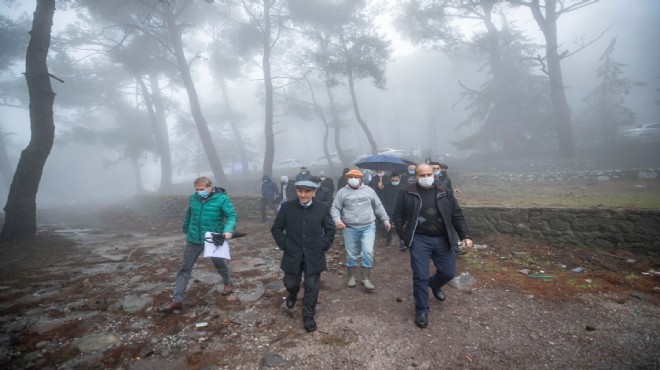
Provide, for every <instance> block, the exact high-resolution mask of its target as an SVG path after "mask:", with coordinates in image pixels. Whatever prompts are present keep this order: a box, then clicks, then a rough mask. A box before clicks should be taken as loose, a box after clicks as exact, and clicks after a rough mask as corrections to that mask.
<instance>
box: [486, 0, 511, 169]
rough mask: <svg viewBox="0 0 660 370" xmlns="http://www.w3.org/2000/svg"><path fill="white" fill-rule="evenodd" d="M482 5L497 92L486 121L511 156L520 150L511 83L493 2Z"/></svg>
mask: <svg viewBox="0 0 660 370" xmlns="http://www.w3.org/2000/svg"><path fill="white" fill-rule="evenodd" d="M482 7H483V10H484V12H483V20H484V25H485V26H486V30H487V32H488V50H487V52H488V62H489V64H490V67H491V71H492V72H493V80H494V81H495V91H497V94H495V96H494V97H493V103H494V104H493V109H492V110H491V111H490V114H489V117H488V121H489V123H490V124H491V125H495V127H496V128H497V132H499V134H500V135H501V138H502V151H503V153H504V154H505V155H506V156H508V157H513V156H515V155H517V154H518V153H519V152H520V145H519V142H518V140H517V139H516V136H517V135H518V132H517V130H516V129H515V120H514V119H513V117H512V114H511V109H510V108H509V106H510V104H511V99H510V97H509V96H510V95H511V84H510V82H509V80H510V78H509V77H508V76H507V73H506V71H505V67H504V66H503V65H502V55H501V50H500V38H499V34H500V32H499V31H498V30H497V27H495V24H494V23H493V19H492V14H493V3H488V2H485V3H483V5H482Z"/></svg>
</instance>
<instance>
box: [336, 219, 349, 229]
mask: <svg viewBox="0 0 660 370" xmlns="http://www.w3.org/2000/svg"><path fill="white" fill-rule="evenodd" d="M335 227H336V228H337V230H344V229H345V228H346V224H345V223H343V222H342V221H341V220H339V221H337V222H335Z"/></svg>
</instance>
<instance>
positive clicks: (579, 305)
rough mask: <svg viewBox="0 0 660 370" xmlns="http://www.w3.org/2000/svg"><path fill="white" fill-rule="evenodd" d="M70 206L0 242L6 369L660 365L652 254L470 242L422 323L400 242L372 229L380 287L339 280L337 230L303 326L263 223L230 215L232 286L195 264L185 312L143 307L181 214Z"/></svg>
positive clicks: (659, 310) (1, 353)
mask: <svg viewBox="0 0 660 370" xmlns="http://www.w3.org/2000/svg"><path fill="white" fill-rule="evenodd" d="M70 216H71V215H69V217H61V216H58V215H53V217H51V218H46V219H45V220H44V221H43V222H46V223H48V225H49V226H48V228H49V229H51V231H49V232H44V233H41V234H40V236H39V238H38V239H37V240H36V241H33V242H30V243H25V242H24V243H15V244H3V245H2V249H0V258H1V261H2V262H0V272H1V274H0V278H1V280H0V313H1V318H0V327H1V330H0V332H1V333H3V334H0V342H2V350H0V367H2V368H8V369H26V368H27V369H44V368H52V369H55V368H72V369H96V368H98V369H103V368H109V369H116V368H123V369H127V368H131V369H159V370H163V369H183V368H188V369H202V368H204V369H214V368H228V369H257V368H269V367H270V368H275V369H290V368H300V369H349V368H364V369H413V368H415V369H417V368H420V369H438V368H475V369H477V368H478V369H511V368H526V369H541V368H617V369H621V368H630V369H633V368H634V369H642V368H649V369H651V368H659V367H660V338H659V334H658V333H660V320H659V318H660V306H659V305H658V303H659V302H660V295H659V294H658V292H659V290H658V287H659V286H660V278H659V277H658V275H657V273H655V271H658V270H659V263H658V262H659V260H658V256H657V254H656V253H649V252H628V251H621V250H596V249H589V248H557V247H554V246H551V245H544V244H538V243H536V242H529V241H527V242H525V241H521V240H516V239H511V238H507V239H503V238H491V239H488V240H478V241H477V243H478V244H479V245H480V246H481V249H478V250H475V251H472V252H470V253H469V254H468V255H466V256H462V257H460V260H459V266H460V270H461V271H463V272H468V273H469V274H470V276H472V277H473V278H474V279H475V282H474V283H473V284H472V285H469V286H468V287H466V288H463V289H460V290H459V289H454V288H447V290H446V292H447V300H446V301H445V302H437V301H433V302H432V304H431V312H430V315H429V326H428V327H427V328H426V329H423V330H421V329H418V328H417V327H416V326H415V325H414V323H413V319H414V316H413V314H414V309H413V300H412V295H411V286H412V281H411V277H410V267H409V258H408V255H407V253H401V252H399V251H398V250H397V249H396V248H394V247H392V248H387V247H385V246H384V243H383V242H382V241H379V244H378V245H377V247H376V250H377V255H376V267H375V271H374V279H373V280H374V283H375V284H376V285H377V289H376V291H375V292H374V293H366V292H365V291H364V290H363V289H361V288H360V287H357V288H354V289H349V288H346V287H345V285H344V284H345V279H346V278H345V268H344V267H343V262H344V256H345V254H344V252H343V248H342V247H341V246H340V244H339V242H340V239H341V238H339V240H337V241H336V242H335V245H334V246H333V248H332V249H331V250H330V252H329V255H328V257H329V270H328V271H327V272H326V273H324V274H323V275H322V289H321V297H320V303H319V306H318V314H317V323H318V326H319V329H318V330H317V331H316V332H314V333H311V334H308V333H306V332H305V331H304V330H303V328H302V322H301V317H300V306H299V304H298V305H297V306H296V307H295V308H294V309H293V310H286V309H284V308H283V307H282V305H283V298H284V296H285V292H284V289H283V287H282V284H281V282H280V279H281V272H280V271H279V268H278V266H279V257H280V253H281V252H279V250H277V249H276V248H275V245H274V243H273V241H272V238H271V237H270V233H269V232H268V226H269V224H261V223H258V222H256V221H255V220H250V219H247V220H242V222H241V225H240V226H241V231H244V232H247V233H248V234H249V236H247V237H244V238H241V239H237V240H236V241H235V243H234V245H233V248H232V253H233V257H234V259H233V260H232V262H231V266H232V269H233V276H234V279H235V287H236V290H235V294H234V295H232V296H229V297H222V296H221V295H220V294H219V292H218V289H222V285H221V284H219V278H218V276H217V274H215V273H214V272H213V269H212V266H211V264H210V263H209V262H208V261H203V260H202V261H200V263H198V265H197V267H196V269H195V270H194V272H193V279H194V282H191V285H190V287H189V290H188V296H187V299H186V307H185V310H184V311H183V312H181V313H178V314H169V315H163V314H160V313H157V312H155V309H154V308H155V307H157V306H158V305H160V304H161V303H163V302H166V301H167V300H168V299H169V294H170V293H171V290H172V288H173V282H174V275H175V274H176V271H177V269H178V268H179V263H180V252H181V246H182V243H183V234H181V233H179V232H178V230H179V227H180V226H179V225H178V220H171V221H170V222H162V221H158V222H156V221H154V220H145V219H142V218H140V217H138V216H137V215H135V214H132V213H130V212H129V211H119V210H114V211H112V212H106V213H104V214H101V215H94V216H93V217H92V215H80V214H77V215H76V217H70ZM56 230H59V231H56ZM576 268H581V272H573V269H576ZM521 271H522V272H521ZM575 271H580V269H577V270H575ZM523 272H526V274H525V273H523ZM539 276H543V277H544V278H541V277H539Z"/></svg>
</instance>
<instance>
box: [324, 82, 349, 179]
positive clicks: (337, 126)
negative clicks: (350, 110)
mask: <svg viewBox="0 0 660 370" xmlns="http://www.w3.org/2000/svg"><path fill="white" fill-rule="evenodd" d="M325 91H326V92H327V93H328V102H329V104H330V112H331V113H332V124H333V125H334V139H335V150H336V151H337V154H338V155H339V160H340V161H341V164H342V166H344V168H347V167H350V166H352V165H353V161H352V160H351V159H350V158H348V156H347V155H346V153H344V149H342V147H341V119H340V118H339V114H338V113H337V106H336V104H335V96H334V95H333V94H332V88H331V87H330V84H329V83H328V82H327V79H326V83H325Z"/></svg>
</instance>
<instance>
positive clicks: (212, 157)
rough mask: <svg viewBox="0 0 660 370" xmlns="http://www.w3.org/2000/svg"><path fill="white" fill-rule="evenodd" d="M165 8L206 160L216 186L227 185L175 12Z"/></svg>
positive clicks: (167, 7) (177, 59) (178, 65)
mask: <svg viewBox="0 0 660 370" xmlns="http://www.w3.org/2000/svg"><path fill="white" fill-rule="evenodd" d="M164 7H165V10H164V12H163V14H164V16H165V21H166V22H167V31H168V34H169V38H170V41H171V42H172V49H173V50H174V56H175V58H176V63H177V67H178V68H179V72H181V79H182V80H183V85H184V86H185V88H186V92H187V94H188V102H189V103H190V111H191V113H192V116H193V120H194V121H195V125H196V126H197V132H198V133H199V138H200V140H201V142H202V147H203V148H204V152H205V153H206V158H207V159H208V161H209V166H210V167H211V171H212V172H213V177H215V182H216V184H224V183H227V181H228V179H227V176H226V175H225V172H224V170H223V169H222V163H221V162H220V157H218V152H217V151H216V149H215V145H214V144H213V140H212V138H211V132H210V131H209V126H208V124H207V122H206V118H205V117H204V114H203V113H202V108H201V106H200V104H199V97H198V95H197V89H196V88H195V82H194V81H193V79H192V75H191V74H190V66H189V65H188V61H187V60H186V56H185V53H184V52H183V45H182V41H181V31H180V30H179V27H178V26H177V25H176V19H175V16H174V13H173V12H174V11H173V10H172V8H170V7H169V6H168V5H167V4H165V5H164Z"/></svg>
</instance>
